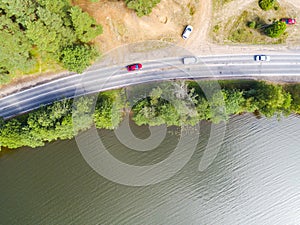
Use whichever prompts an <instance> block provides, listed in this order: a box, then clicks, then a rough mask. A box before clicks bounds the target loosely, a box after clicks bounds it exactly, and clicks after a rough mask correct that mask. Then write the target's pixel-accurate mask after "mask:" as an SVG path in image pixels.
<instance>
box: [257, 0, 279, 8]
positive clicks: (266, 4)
mask: <svg viewBox="0 0 300 225" xmlns="http://www.w3.org/2000/svg"><path fill="white" fill-rule="evenodd" d="M275 1H276V0H259V1H258V5H259V7H260V8H261V9H262V10H265V11H267V10H270V9H272V8H274V4H275Z"/></svg>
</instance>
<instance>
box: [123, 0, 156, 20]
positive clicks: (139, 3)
mask: <svg viewBox="0 0 300 225" xmlns="http://www.w3.org/2000/svg"><path fill="white" fill-rule="evenodd" d="M125 3H126V5H127V7H128V8H129V9H134V10H135V11H136V13H137V15H138V16H139V17H142V16H145V15H149V14H150V13H151V12H152V8H154V7H155V6H156V5H157V4H158V3H160V0H125Z"/></svg>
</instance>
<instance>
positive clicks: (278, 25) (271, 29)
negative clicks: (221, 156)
mask: <svg viewBox="0 0 300 225" xmlns="http://www.w3.org/2000/svg"><path fill="white" fill-rule="evenodd" d="M285 29H286V23H285V22H281V21H277V22H275V23H273V24H272V25H270V26H268V27H267V28H266V29H265V34H266V35H268V36H269V37H272V38H277V37H279V36H280V35H282V34H283V33H284V32H285Z"/></svg>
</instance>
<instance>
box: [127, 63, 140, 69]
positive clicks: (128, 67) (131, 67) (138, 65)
mask: <svg viewBox="0 0 300 225" xmlns="http://www.w3.org/2000/svg"><path fill="white" fill-rule="evenodd" d="M142 67H143V66H142V64H140V63H135V64H131V65H128V66H127V70H128V71H135V70H140V69H142Z"/></svg>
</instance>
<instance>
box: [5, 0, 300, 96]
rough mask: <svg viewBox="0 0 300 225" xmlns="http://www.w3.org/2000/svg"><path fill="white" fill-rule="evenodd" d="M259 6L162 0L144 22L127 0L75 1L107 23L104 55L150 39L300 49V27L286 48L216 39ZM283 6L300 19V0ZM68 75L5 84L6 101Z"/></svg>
mask: <svg viewBox="0 0 300 225" xmlns="http://www.w3.org/2000/svg"><path fill="white" fill-rule="evenodd" d="M214 1H216V0H214ZM255 2H257V1H256V0H246V1H245V0H232V1H229V2H228V3H225V4H223V5H222V7H218V8H214V7H213V0H161V2H160V3H159V4H158V5H157V6H156V7H155V8H154V9H153V11H152V13H151V14H150V15H149V16H144V17H141V18H139V17H137V16H136V14H135V12H134V11H133V10H129V9H127V8H126V6H125V3H124V1H120V0H100V1H99V2H97V3H91V2H90V1H89V0H74V1H73V3H74V4H76V5H79V6H80V7H81V8H82V9H83V10H84V11H86V12H88V13H89V14H90V15H92V16H93V17H94V18H95V19H96V21H97V22H99V23H100V24H102V26H103V34H102V35H100V36H99V37H97V38H96V39H95V41H94V42H95V44H96V45H97V46H98V48H99V49H100V51H102V52H103V53H105V52H108V51H110V50H112V49H115V48H117V47H119V46H122V45H125V44H129V43H136V42H140V41H146V40H162V41H168V42H172V43H174V44H175V45H178V46H181V47H184V48H186V49H187V50H189V51H190V52H192V53H194V54H195V55H210V54H234V53H237V54H240V53H242V52H247V53H257V52H261V51H274V50H277V51H278V50H280V51H289V48H290V47H291V46H293V48H295V46H296V47H297V46H299V47H298V49H300V32H299V31H300V30H299V25H294V26H290V27H289V28H288V32H289V33H290V35H289V38H288V39H287V43H286V44H283V45H240V44H238V45H220V43H222V40H224V37H225V36H226V35H223V37H218V38H220V39H221V41H220V42H217V43H216V42H215V43H214V42H213V41H212V38H211V30H212V28H213V27H214V26H215V25H216V24H218V23H227V22H228V20H229V19H230V18H238V16H239V15H240V14H241V13H242V12H243V11H245V10H249V9H250V10H251V7H252V6H253V4H255ZM278 2H279V4H280V5H281V6H282V7H283V6H284V7H287V12H288V13H290V14H288V15H287V16H293V17H296V18H297V15H298V13H299V12H300V1H299V0H278ZM249 6H251V7H250V8H249ZM213 10H214V12H213ZM187 24H191V25H192V26H193V27H194V31H193V33H192V35H191V37H190V38H189V39H188V40H183V39H182V38H181V33H182V31H183V29H184V27H185V26H186V25H187ZM299 24H300V20H299ZM225 33H226V30H224V34H225ZM222 38H223V39H222ZM296 49H297V48H296ZM66 75H68V73H67V72H62V73H60V74H43V75H42V76H41V75H40V76H36V75H35V76H27V77H26V78H25V79H24V78H22V79H18V80H15V81H14V82H13V83H11V84H10V85H6V86H2V87H1V86H0V88H1V90H0V97H3V96H5V95H7V94H9V93H13V92H16V91H19V90H22V89H24V88H28V87H31V86H34V85H36V84H39V83H43V82H48V81H50V80H52V79H57V78H59V77H61V76H66Z"/></svg>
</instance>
